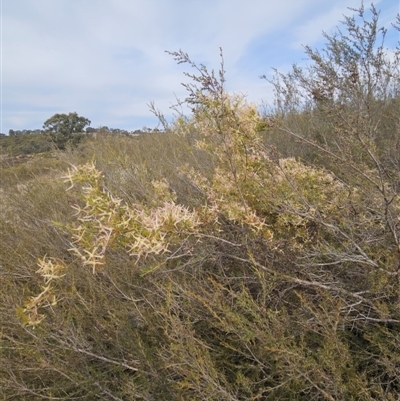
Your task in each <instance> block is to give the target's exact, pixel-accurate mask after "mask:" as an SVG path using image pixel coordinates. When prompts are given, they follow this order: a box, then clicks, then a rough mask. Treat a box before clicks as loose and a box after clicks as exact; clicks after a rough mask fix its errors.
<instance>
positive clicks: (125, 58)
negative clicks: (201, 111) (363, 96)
mask: <svg viewBox="0 0 400 401" xmlns="http://www.w3.org/2000/svg"><path fill="white" fill-rule="evenodd" d="M385 1H388V0H382V2H385ZM349 5H352V6H357V5H358V0H357V1H356V0H346V1H345V0H337V1H336V2H335V3H334V4H333V5H331V4H330V3H326V2H324V1H322V0H282V1H280V2H276V1H272V0H246V1H244V0H191V1H183V0H113V1H112V2H110V1H109V0H79V1H78V0H57V1H54V0H35V1H31V0H18V1H13V2H4V3H3V42H2V48H3V65H2V67H3V105H2V107H3V121H2V123H3V131H5V132H7V131H8V129H9V128H14V129H18V128H35V127H37V121H40V119H42V122H43V121H44V120H45V119H47V118H48V117H50V116H51V114H50V115H48V114H46V113H49V112H50V113H53V111H54V110H56V111H57V112H69V111H77V112H78V113H79V114H82V115H84V116H85V117H86V116H87V117H88V118H90V119H91V120H92V122H93V125H95V126H96V125H98V124H100V121H101V125H108V126H112V127H114V126H116V124H117V123H120V122H121V121H125V122H126V121H129V124H131V121H133V120H135V121H137V125H138V126H139V127H140V126H141V125H142V122H141V121H148V119H149V118H151V117H150V116H151V115H150V113H149V111H148V108H147V105H146V104H147V103H149V102H150V101H151V100H155V101H156V103H157V105H158V106H159V107H160V108H164V107H166V108H168V106H169V105H170V103H171V102H173V101H174V93H176V94H177V96H178V97H180V98H183V97H184V95H185V93H184V89H183V88H182V86H181V85H180V82H182V81H185V77H184V76H183V75H182V72H183V71H187V70H188V69H189V66H177V65H176V63H175V62H174V60H173V59H172V57H171V56H169V55H168V54H166V53H165V52H164V51H165V50H171V51H175V50H179V49H183V50H184V51H186V52H188V53H189V55H190V56H191V58H192V59H193V60H194V61H196V62H199V63H204V64H206V65H207V66H211V68H212V67H214V68H218V67H219V61H220V60H219V47H220V46H222V48H223V51H224V58H225V68H226V70H227V75H228V76H229V82H228V87H229V89H232V90H235V91H239V92H243V93H247V94H248V95H249V98H250V99H252V100H261V99H262V98H264V99H265V97H267V98H269V97H270V92H268V93H267V95H266V96H265V95H264V94H265V91H266V83H265V82H264V81H260V80H259V78H258V75H261V73H260V74H259V73H258V71H263V72H268V69H269V67H270V66H271V65H276V62H275V61H274V60H275V59H278V58H279V60H280V61H279V65H283V64H290V63H291V62H295V61H298V60H296V59H294V60H293V59H292V58H293V56H294V55H295V56H296V57H297V54H296V52H294V51H293V48H292V52H291V51H290V46H291V43H290V42H288V43H287V44H286V45H285V47H283V48H277V49H276V54H273V53H268V54H269V59H268V64H267V65H265V67H264V65H263V64H262V63H264V62H263V61H260V60H261V59H260V54H258V53H257V52H254V51H253V50H252V45H253V44H254V43H255V42H256V41H260V40H261V39H262V40H265V48H268V46H270V45H271V44H270V43H269V42H268V41H269V40H270V39H269V38H270V37H272V36H274V35H281V36H282V37H287V38H288V41H290V40H291V42H292V43H293V42H296V46H298V45H299V44H300V43H305V44H308V43H310V44H312V43H313V42H314V41H315V40H318V39H320V38H321V35H320V33H321V31H322V30H323V29H324V30H329V29H331V27H334V26H335V25H336V24H337V22H338V20H339V19H342V14H343V13H345V12H346V7H347V6H349ZM293 34H295V37H296V39H295V40H293V38H292V39H291V35H293ZM278 53H279V54H278ZM278 56H279V57H278ZM277 57H278V58H277ZM244 58H246V63H243V60H244ZM279 65H277V67H279ZM264 68H265V69H264ZM263 72H262V73H263ZM56 111H54V112H56ZM166 112H168V110H167V111H166ZM86 114H87V115H86ZM21 116H24V117H21ZM124 116H126V118H124ZM107 120H108V122H107ZM30 121H31V122H30ZM126 123H127V122H126ZM24 124H25V125H24ZM132 124H134V122H133V123H132ZM40 125H41V124H40ZM120 128H124V127H120Z"/></svg>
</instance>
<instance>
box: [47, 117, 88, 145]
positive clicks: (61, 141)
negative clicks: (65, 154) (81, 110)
mask: <svg viewBox="0 0 400 401" xmlns="http://www.w3.org/2000/svg"><path fill="white" fill-rule="evenodd" d="M88 125H90V120H89V119H87V118H85V117H81V116H78V114H77V113H76V112H74V113H69V114H54V116H52V117H50V118H49V119H48V120H46V121H45V123H44V124H43V129H44V130H45V132H46V133H47V134H48V135H49V137H50V138H51V140H52V141H53V143H54V144H55V145H56V146H57V147H58V148H59V149H65V146H66V145H67V144H68V143H70V144H72V145H76V144H77V143H79V142H80V140H81V139H82V133H83V132H84V129H85V127H86V126H88Z"/></svg>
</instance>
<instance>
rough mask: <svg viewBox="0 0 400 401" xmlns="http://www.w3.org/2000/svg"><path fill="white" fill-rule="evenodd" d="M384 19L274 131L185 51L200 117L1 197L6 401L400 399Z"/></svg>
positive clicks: (280, 107) (364, 32) (396, 209)
mask: <svg viewBox="0 0 400 401" xmlns="http://www.w3.org/2000/svg"><path fill="white" fill-rule="evenodd" d="M371 12H372V22H370V21H368V20H364V19H362V22H361V27H360V28H357V27H356V26H355V25H354V24H353V21H354V20H353V19H351V18H350V19H346V21H345V26H346V28H347V29H348V35H347V36H346V35H345V34H343V36H339V38H338V37H336V39H335V38H331V39H332V41H331V42H329V43H330V44H332V47H329V46H330V45H328V47H327V53H326V56H325V57H326V58H323V57H322V56H318V57H317V55H318V54H317V53H316V52H314V51H311V50H310V49H307V51H308V52H309V54H310V55H312V56H313V57H314V58H313V57H311V58H312V60H314V62H315V64H314V65H312V66H311V67H310V70H309V71H300V70H298V69H296V68H295V70H294V72H292V73H289V74H288V75H280V76H279V77H277V80H276V81H274V82H275V85H276V90H277V107H276V109H275V110H274V111H273V113H272V112H271V114H270V115H268V116H263V115H261V114H260V113H259V111H258V109H257V107H256V106H255V105H253V104H249V103H248V102H247V101H246V100H245V99H244V98H243V97H241V96H237V95H230V94H228V93H227V92H226V91H225V89H224V82H225V78H224V67H223V60H222V64H221V69H220V71H219V73H217V74H215V73H214V71H211V72H209V71H208V70H207V69H206V67H204V66H201V65H200V66H197V65H196V64H195V63H193V62H192V61H191V60H190V58H189V57H188V55H187V54H185V53H183V52H176V53H172V55H173V56H174V57H175V59H176V60H177V61H178V62H184V63H189V65H190V66H192V67H194V68H195V71H196V72H195V74H188V76H189V77H190V78H191V79H192V82H193V85H190V84H189V85H187V86H186V88H187V89H188V99H187V102H188V103H189V105H190V107H191V108H192V114H191V115H190V116H185V115H182V114H179V112H178V111H177V113H178V115H177V117H176V119H175V121H174V122H173V123H172V124H170V125H167V124H166V125H165V128H166V132H165V133H163V134H155V133H152V134H148V135H143V136H141V137H140V138H138V139H137V140H135V141H133V140H132V139H130V138H126V137H119V138H118V139H117V140H116V139H115V138H112V137H107V136H104V137H100V138H98V139H96V140H93V141H89V142H87V143H85V145H84V147H83V146H81V147H78V148H77V149H74V150H73V149H69V150H67V152H64V153H62V154H60V155H58V157H59V158H60V159H61V160H65V161H67V162H68V163H69V169H68V170H64V171H63V172H62V173H61V174H59V176H58V177H56V178H54V177H48V176H47V175H40V176H38V177H36V178H35V179H30V180H27V181H25V182H24V183H23V185H22V183H21V182H19V183H18V184H16V185H15V187H11V186H10V187H6V188H5V190H6V191H7V196H9V197H10V199H11V200H12V201H11V202H10V205H12V206H10V207H9V208H7V209H5V210H4V211H3V212H2V214H1V216H0V217H1V218H0V223H1V227H0V228H1V229H0V234H1V236H2V237H1V238H0V240H1V241H2V244H4V246H3V250H2V253H0V257H1V259H0V264H1V266H2V267H1V269H2V277H4V279H3V278H2V280H3V282H4V289H5V290H4V291H3V293H2V295H1V296H2V302H1V303H2V304H4V305H5V307H4V308H2V309H1V310H0V312H1V320H2V321H3V322H5V324H4V325H3V326H4V327H3V329H2V343H3V345H4V346H2V349H1V352H2V359H3V360H4V361H5V363H3V364H1V366H0V380H1V385H2V388H3V389H4V390H3V391H4V395H5V397H6V398H7V399H8V398H10V399H12V398H18V399H26V400H36V399H45V398H47V399H74V398H83V399H110V400H137V399H144V400H155V399H156V400H180V399H191V400H230V401H233V400H249V399H251V400H279V399H282V400H284V399H293V400H376V399H380V400H393V401H394V400H397V399H398V394H399V393H400V381H399V377H400V375H399V371H400V353H399V350H398V344H399V341H400V337H399V332H400V330H399V329H400V309H399V300H400V276H399V274H400V246H399V235H400V220H399V215H400V194H399V190H398V187H397V186H396V181H395V173H398V171H399V170H398V168H399V166H398V165H397V164H396V163H397V159H396V158H397V157H398V155H396V154H394V153H391V151H390V149H391V146H392V143H393V142H392V141H396V140H398V136H396V135H398V134H397V133H396V132H398V131H394V132H393V127H397V125H396V124H398V115H397V113H395V112H394V111H393V110H395V109H393V107H394V106H393V102H398V97H396V96H395V95H394V94H395V93H398V92H396V91H398V83H399V71H398V69H397V67H396V65H395V64H391V63H392V62H391V61H389V60H387V59H386V58H385V57H383V56H384V55H383V56H382V57H380V56H379V57H380V58H379V57H378V56H376V54H375V53H374V51H375V50H374V49H375V47H373V46H372V47H370V51H369V53H366V54H364V53H362V52H364V50H365V49H366V48H367V47H366V43H374V37H373V32H375V33H377V32H378V30H377V29H376V26H377V21H378V20H377V13H376V12H375V10H374V9H373V8H372V11H371ZM359 13H360V15H361V17H362V18H363V16H364V11H363V10H362V9H360V10H359ZM352 35H353V36H352ZM351 37H353V38H358V39H357V40H358V42H353V43H352V44H351V45H349V46H346V43H347V42H346V40H347V38H351ZM328 38H329V37H328ZM335 40H338V42H335ZM364 40H367V42H364ZM357 43H358V44H359V47H357V46H356V44H357ZM333 44H334V45H333ZM357 49H358V50H359V51H360V53H362V54H363V55H362V56H361V55H360V56H359V57H358V56H356V55H354V53H353V50H354V51H356V50H357ZM360 49H361V50H360ZM350 50H351V52H350ZM381 51H383V50H381ZM346 52H350V53H351V54H352V57H353V58H351V60H355V62H356V64H357V68H358V69H359V71H360V73H359V74H360V76H361V78H359V81H358V83H357V85H356V87H354V88H353V89H351V88H349V85H350V84H349V82H350V81H349V80H351V79H350V77H348V78H346V77H347V75H346V74H347V72H346V68H347V67H346V66H347V64H346V63H347V61H346V60H347V58H346V57H344V53H346ZM346 54H347V53H346ZM376 57H378V58H376ZM376 60H380V63H381V64H380V63H379V62H377V61H376ZM334 63H337V66H336V67H335V68H333V66H334ZM370 63H371V64H372V65H369V64H370ZM358 64H360V65H358ZM329 66H332V68H333V70H332V71H331V72H330V74H332V75H329V77H328V78H329V83H330V85H331V86H332V88H333V89H332V91H333V92H332V96H331V97H330V98H329V97H328V98H327V99H322V100H321V99H317V98H315V96H314V95H313V93H312V91H313V89H314V87H318V85H320V83H319V80H320V79H322V78H321V77H322V76H323V74H325V73H326V71H327V69H328V67H329ZM389 66H390V68H389ZM339 67H340V68H339ZM370 68H373V74H372V75H371V76H369V75H368V74H366V75H365V74H364V73H363V72H361V71H364V70H365V71H367V70H368V71H369V69H370ZM329 71H330V70H329ZM334 72H335V74H336V75H335V74H334ZM341 74H342V75H341ZM324 76H325V75H324ZM318 77H320V78H318ZM368 77H369V79H367V78H368ZM346 79H348V81H346ZM345 81H346V82H345ZM302 85H303V86H302ZM322 87H323V88H328V87H329V85H327V83H325V84H324V85H323V86H322ZM369 87H370V88H373V89H371V90H369V89H368V88H369ZM288 88H289V89H288ZM345 91H347V92H346V93H344V92H345ZM299 99H303V100H302V101H304V102H303V103H302V102H301V101H300V100H299ZM372 111H373V112H372ZM368 113H371V114H370V115H369V114H368ZM163 121H164V122H165V120H163ZM341 124H342V125H341ZM263 130H264V132H263ZM279 135H281V136H283V135H285V140H290V138H294V139H295V140H296V141H298V142H297V143H298V146H299V149H297V148H295V149H294V148H293V149H294V152H293V153H291V152H290V151H291V148H290V147H286V148H285V147H284V146H283V143H282V139H281V138H280V137H279ZM319 135H321V136H319ZM266 143H268V145H266ZM272 145H273V146H272ZM146 149H147V151H146ZM148 149H151V151H148ZM279 150H280V151H281V152H282V153H284V154H282V153H279ZM299 153H300V154H301V155H302V158H299V157H298V155H299ZM61 160H60V162H61ZM89 160H91V161H89ZM396 169H397V170H396ZM60 175H62V178H61V177H60ZM62 188H64V190H61V189H62ZM71 206H72V208H73V212H72V213H71ZM33 233H35V235H33ZM15 244H21V245H19V246H15ZM15 305H18V307H17V308H15Z"/></svg>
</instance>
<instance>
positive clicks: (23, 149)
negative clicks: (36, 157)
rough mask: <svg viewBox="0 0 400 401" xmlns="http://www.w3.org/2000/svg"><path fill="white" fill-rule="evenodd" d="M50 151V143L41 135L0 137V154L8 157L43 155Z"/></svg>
mask: <svg viewBox="0 0 400 401" xmlns="http://www.w3.org/2000/svg"><path fill="white" fill-rule="evenodd" d="M49 150H51V142H50V141H49V139H48V138H47V137H46V136H45V135H43V134H31V135H14V136H2V137H0V153H1V154H6V155H9V156H18V155H28V154H35V153H43V152H48V151H49Z"/></svg>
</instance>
